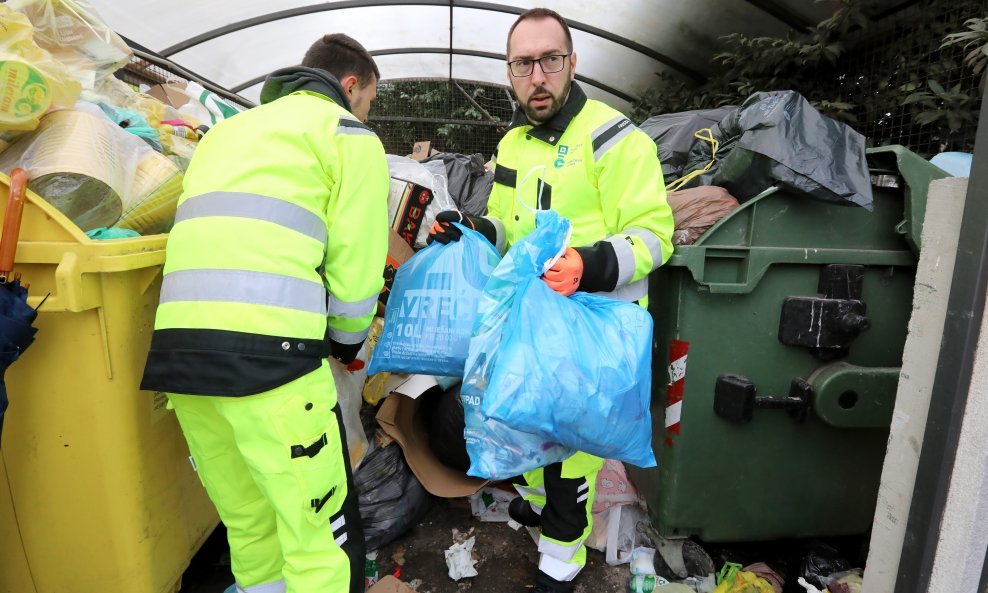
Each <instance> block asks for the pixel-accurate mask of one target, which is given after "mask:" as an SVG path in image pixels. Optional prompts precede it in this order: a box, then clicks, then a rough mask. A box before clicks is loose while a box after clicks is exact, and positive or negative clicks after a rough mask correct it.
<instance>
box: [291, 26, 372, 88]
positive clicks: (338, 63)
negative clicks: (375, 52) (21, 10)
mask: <svg viewBox="0 0 988 593" xmlns="http://www.w3.org/2000/svg"><path fill="white" fill-rule="evenodd" d="M302 65H303V66H305V67H307V68H319V69H321V70H326V71H327V72H329V73H330V74H332V75H333V76H335V77H336V78H337V79H338V80H343V79H344V78H346V77H347V76H356V77H357V80H359V81H360V86H361V87H365V86H367V85H368V84H370V82H371V76H372V75H373V77H374V78H376V79H377V80H380V79H381V71H380V70H378V69H377V64H375V63H374V58H373V57H371V55H370V52H368V51H367V50H366V49H364V46H362V45H360V42H358V41H357V40H356V39H354V38H353V37H350V36H349V35H344V34H343V33H333V34H332V35H325V36H323V37H322V39H319V40H317V41H316V42H315V43H313V44H312V47H310V48H309V51H307V52H305V57H304V58H302Z"/></svg>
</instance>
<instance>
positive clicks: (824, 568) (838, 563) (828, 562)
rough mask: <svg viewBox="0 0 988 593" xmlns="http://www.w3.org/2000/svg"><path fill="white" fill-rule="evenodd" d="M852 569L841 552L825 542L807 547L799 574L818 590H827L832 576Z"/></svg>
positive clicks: (814, 543)
mask: <svg viewBox="0 0 988 593" xmlns="http://www.w3.org/2000/svg"><path fill="white" fill-rule="evenodd" d="M850 569H851V563H850V562H848V561H847V559H846V558H844V557H843V556H841V554H840V552H838V551H837V550H835V549H834V548H833V547H831V546H829V545H827V544H825V543H823V542H812V543H810V544H809V545H808V546H807V547H806V552H805V553H804V555H803V562H802V564H801V566H800V569H799V574H800V576H802V577H803V578H804V579H806V581H807V582H808V583H810V584H811V585H813V586H814V587H817V588H818V589H821V590H822V589H825V588H826V587H827V584H829V583H830V578H829V577H830V576H831V575H834V574H836V573H838V572H844V571H846V570H850Z"/></svg>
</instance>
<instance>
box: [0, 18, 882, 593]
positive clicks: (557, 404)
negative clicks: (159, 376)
mask: <svg viewBox="0 0 988 593" xmlns="http://www.w3.org/2000/svg"><path fill="white" fill-rule="evenodd" d="M0 26H2V27H3V29H4V30H5V35H4V36H3V37H0V80H3V81H4V82H3V85H2V86H0V172H3V173H7V174H9V173H10V171H11V170H12V169H13V168H15V167H22V168H24V169H27V170H28V171H29V173H30V182H29V187H30V189H31V190H32V191H34V192H35V193H36V194H38V195H39V196H41V197H42V198H44V199H45V200H46V201H48V202H49V203H50V204H51V205H52V206H54V207H55V208H57V209H58V210H59V211H60V212H61V213H62V214H64V215H65V216H66V217H67V218H69V219H70V220H71V221H72V222H74V223H75V224H76V225H77V226H78V227H79V228H80V229H81V230H83V231H85V232H86V233H87V234H88V235H89V236H90V237H91V238H94V239H114V238H122V237H128V236H137V235H148V234H157V233H166V232H168V231H169V229H170V228H171V226H172V224H173V222H174V217H175V211H176V205H177V201H178V198H179V196H180V194H181V191H182V179H183V175H184V172H185V171H186V169H187V168H188V166H189V163H190V160H191V158H192V156H193V154H194V152H195V149H196V146H197V143H198V142H199V141H200V139H201V138H202V137H203V136H204V135H205V134H208V133H209V128H210V127H211V126H213V125H215V124H216V123H217V122H219V121H221V120H223V119H226V118H230V117H236V115H237V114H238V113H239V112H240V111H242V110H243V107H242V106H240V105H236V104H233V103H231V102H228V101H225V100H224V99H222V98H220V97H218V96H217V95H215V94H213V93H211V92H209V91H208V90H206V89H205V88H203V87H202V86H201V85H199V84H197V83H196V82H189V81H165V82H164V83H163V84H159V85H155V86H148V87H145V86H140V87H135V86H132V85H129V84H127V83H125V82H123V81H121V80H120V79H119V78H117V77H116V76H115V73H117V72H118V71H119V70H120V69H121V68H123V67H125V66H126V65H127V64H129V63H130V62H131V60H132V53H131V50H130V49H129V48H128V46H127V44H126V43H124V42H123V40H122V39H121V38H120V37H119V36H117V35H116V34H115V33H114V32H113V31H112V30H110V29H109V28H108V27H107V26H106V25H105V24H104V23H103V22H102V20H101V19H100V17H99V15H98V14H96V12H95V11H94V10H93V9H92V8H91V7H90V6H89V5H88V3H87V2H85V0H10V1H8V2H6V3H4V4H0ZM642 128H643V129H644V130H645V131H646V132H648V133H649V134H650V135H651V136H652V138H653V139H654V140H655V141H656V144H657V148H658V152H659V156H660V159H661V162H662V165H663V174H664V184H665V185H666V189H667V190H669V191H668V200H669V203H670V205H671V206H672V209H673V214H674V217H675V222H676V230H675V234H674V237H673V243H674V244H676V245H691V244H695V243H697V242H698V241H702V237H703V235H704V233H705V232H707V231H708V230H709V229H710V228H712V227H713V226H715V225H716V224H717V223H718V222H719V221H721V220H722V219H723V218H725V217H726V216H728V215H730V214H731V213H732V212H733V211H734V210H736V209H738V208H741V207H743V205H744V204H745V203H746V202H749V201H751V200H753V199H756V197H757V196H758V195H759V194H761V193H762V192H763V191H764V190H766V189H768V188H770V187H773V186H777V187H783V188H787V189H790V190H793V191H794V192H795V193H798V194H801V195H805V196H807V197H809V198H813V199H817V200H822V201H826V202H831V203H838V204H842V205H854V206H860V207H863V208H866V209H870V208H871V206H872V195H871V181H870V178H869V174H868V170H867V166H866V163H865V160H864V139H863V138H862V137H861V136H860V135H859V134H857V133H856V132H854V131H853V130H851V129H850V128H849V127H847V126H844V125H843V124H839V123H838V122H835V121H833V120H829V119H828V118H825V117H824V116H822V115H821V114H819V112H817V111H816V110H815V109H813V107H812V106H811V105H810V104H809V103H808V102H807V101H806V100H805V99H804V98H803V97H801V96H799V95H798V94H796V93H794V92H789V91H779V92H769V93H756V94H755V95H753V96H752V97H751V98H749V99H748V100H747V101H745V102H744V103H743V104H742V105H740V106H738V107H727V108H720V109H717V110H712V111H703V112H687V113H679V114H670V115H662V116H656V117H653V118H652V119H650V120H648V121H647V122H645V123H644V124H643V126H642ZM387 159H388V166H389V170H390V176H391V188H390V194H389V197H388V208H389V224H390V227H391V232H390V236H389V248H388V258H387V264H386V267H385V269H384V270H383V274H384V277H385V288H384V291H383V292H382V293H381V295H380V299H379V307H378V318H377V319H376V320H375V322H374V324H373V326H372V329H371V334H370V336H369V338H368V340H367V342H366V344H365V345H364V347H363V349H362V351H361V352H360V354H359V355H358V357H357V359H356V360H355V361H354V362H353V363H351V364H349V365H346V366H344V365H342V364H340V363H338V362H336V361H335V360H331V364H332V367H333V374H334V378H335V382H336V390H337V393H338V398H339V402H340V406H341V409H342V412H343V419H344V425H345V431H346V436H347V445H348V450H349V453H350V463H351V466H352V467H353V469H354V480H355V483H356V487H357V489H358V491H359V507H360V513H361V518H362V520H363V528H364V534H365V540H366V544H367V549H368V550H370V551H371V556H369V558H368V565H367V566H368V574H367V575H366V576H367V584H368V586H373V587H374V588H373V589H371V591H375V592H377V591H413V590H414V589H415V588H414V587H413V586H409V585H407V584H404V583H402V582H401V581H400V580H399V578H398V576H400V575H391V576H388V577H386V578H384V579H380V580H379V579H378V576H379V575H378V573H377V569H376V568H375V566H376V560H375V559H374V557H373V553H374V552H373V551H374V550H378V549H380V548H382V547H383V546H387V545H388V544H390V543H391V542H393V541H395V540H396V539H397V538H398V537H400V536H401V535H402V534H404V533H406V532H407V531H408V530H409V529H411V528H413V527H414V526H415V525H416V524H418V522H419V521H420V520H421V519H422V518H423V517H424V516H426V514H427V513H428V512H429V511H430V509H431V508H432V506H433V505H434V503H435V498H436V497H440V498H448V499H466V500H469V505H470V508H471V510H472V514H473V516H474V517H475V518H476V519H477V520H478V521H480V522H484V523H501V522H506V523H513V522H511V521H510V519H509V517H508V514H507V507H508V505H509V504H510V501H511V500H512V499H513V498H515V497H516V496H517V494H515V493H514V492H513V491H511V490H510V489H506V488H504V487H500V486H499V485H498V484H497V482H500V481H503V480H507V479H508V478H511V477H513V476H517V475H519V474H521V473H523V472H526V471H529V470H532V469H535V468H538V467H543V466H545V465H548V464H551V463H554V462H557V461H560V460H562V459H565V458H567V457H568V456H570V455H572V453H573V452H574V451H586V452H589V453H592V454H594V455H597V456H600V457H603V458H605V459H606V460H607V461H606V462H605V465H604V468H603V470H601V471H600V472H599V474H598V477H597V484H596V498H595V499H594V502H593V508H592V513H593V516H594V525H593V531H592V533H591V534H590V537H589V539H588V540H587V542H586V544H587V546H588V547H590V548H592V549H595V550H598V551H600V552H602V553H603V555H604V558H605V561H606V563H607V564H609V565H612V566H621V565H629V568H630V573H629V574H628V587H629V590H630V591H636V592H645V591H668V592H674V591H680V592H684V591H696V592H701V593H782V591H783V590H784V588H785V587H786V583H787V582H788V583H790V585H789V587H790V588H789V589H786V590H793V589H792V588H791V587H792V586H794V585H793V583H796V584H798V586H800V587H801V588H802V589H804V590H805V591H808V592H819V591H828V592H829V593H853V592H856V591H860V587H861V584H860V583H861V570H859V569H855V568H854V567H853V566H852V565H851V564H850V563H849V562H848V561H846V560H844V559H843V558H841V557H840V556H839V554H838V553H837V552H836V551H834V550H833V549H832V548H829V547H828V546H826V545H825V544H819V545H816V546H815V547H812V548H811V549H808V550H807V551H806V553H805V561H804V562H803V565H802V566H801V568H800V569H799V570H798V571H795V572H798V574H794V571H792V570H782V569H781V568H780V567H777V566H776V567H773V566H772V565H771V564H770V563H768V564H767V563H764V562H753V563H747V564H741V563H734V562H731V561H730V559H728V558H718V562H717V563H716V564H715V561H714V560H713V558H712V556H711V555H710V554H708V553H707V552H706V551H705V550H704V549H703V548H702V547H701V546H700V545H699V544H698V543H697V542H695V541H692V540H689V539H667V538H663V537H661V536H659V535H658V534H657V533H656V532H655V531H654V530H653V529H652V528H651V527H650V525H649V515H648V511H647V505H646V501H645V500H644V498H643V497H642V496H641V495H640V494H639V492H638V490H637V489H636V488H635V485H634V484H633V483H632V481H631V480H630V479H629V478H628V475H627V473H626V471H625V465H624V464H625V463H629V464H634V465H636V466H638V467H653V466H655V465H656V458H655V455H654V453H653V451H652V442H653V435H652V432H651V431H652V418H651V411H650V408H651V397H652V375H651V370H652V360H651V351H652V347H653V345H652V342H653V336H652V321H651V317H650V316H649V314H648V313H647V311H646V310H645V309H643V308H641V307H639V306H637V305H635V304H631V303H625V302H619V301H616V300H611V299H607V298H604V297H599V296H594V295H589V294H584V293H578V294H576V295H574V296H573V297H571V298H567V297H563V296H561V295H559V294H557V293H555V292H553V291H552V290H551V289H549V288H547V287H546V286H545V284H544V283H542V282H541V281H539V277H540V276H541V274H542V273H543V271H544V269H545V268H546V264H547V262H550V261H553V260H554V258H556V257H558V255H559V254H560V253H561V252H562V250H563V249H564V248H565V244H566V240H567V233H568V231H569V222H568V221H566V220H565V219H562V218H560V217H559V216H558V215H556V213H555V212H552V211H540V212H538V213H537V214H536V216H537V220H538V225H537V229H536V231H535V232H533V233H531V234H530V235H529V236H527V237H525V238H524V239H523V240H521V241H519V242H517V243H516V244H515V245H512V246H511V249H509V250H508V251H507V252H506V253H505V254H503V255H502V254H500V253H498V252H497V251H496V250H495V249H494V248H493V246H492V245H491V244H490V243H489V242H488V241H487V240H486V239H484V238H483V236H482V235H480V234H479V233H476V232H474V231H473V230H471V229H468V228H466V227H462V231H463V233H464V237H463V239H462V240H460V241H458V242H455V243H451V244H448V245H442V244H438V243H436V244H432V245H427V236H428V230H429V228H430V227H431V226H432V224H433V222H434V221H435V220H436V216H437V214H438V213H439V212H442V211H445V210H460V211H462V212H464V213H467V214H470V215H475V216H480V215H483V214H485V213H486V210H487V198H488V196H489V194H490V191H491V187H492V185H493V183H494V174H493V172H492V171H491V170H490V168H489V166H488V164H487V163H485V159H484V157H483V156H481V155H462V154H454V153H439V154H435V155H432V156H429V157H427V158H425V159H424V160H422V161H419V160H415V159H412V158H409V157H405V156H399V155H388V157H387ZM521 185H523V182H522V184H521ZM519 191H520V188H519ZM522 301H524V302H525V304H526V306H525V307H523V308H522V307H517V306H516V305H517V303H519V302H522ZM536 326H537V327H538V330H539V331H537V332H533V331H531V330H532V328H534V327H536ZM546 336H549V338H551V339H547V338H546ZM567 349H568V350H567ZM615 361H618V362H615ZM602 369H607V370H608V372H604V370H602ZM615 369H616V370H615ZM617 371H620V372H617ZM522 376H523V377H524V380H521V379H520V378H519V377H522ZM588 394H590V395H594V396H595V397H593V398H590V397H587V395H588ZM572 402H577V403H578V405H570V404H571V403H572ZM550 409H551V410H553V413H552V414H551V415H550V414H547V413H546V411H547V410H550ZM587 418H591V419H592V420H593V422H587V421H586V419H587ZM501 485H503V484H501ZM513 527H514V528H515V529H520V528H521V526H520V525H517V524H514V525H513ZM530 529H531V528H530ZM536 539H537V537H536ZM453 540H454V541H453V543H452V545H451V546H450V547H449V548H448V549H446V550H445V552H444V553H443V557H444V559H445V561H446V563H447V565H448V575H449V578H450V579H452V580H460V579H468V578H473V577H477V576H478V575H479V576H482V573H478V568H477V566H476V557H477V553H478V551H477V549H476V548H475V544H476V541H475V539H474V538H473V537H472V536H470V535H469V532H457V533H454V537H453ZM436 553H437V554H439V551H437V552H436ZM721 560H723V562H721Z"/></svg>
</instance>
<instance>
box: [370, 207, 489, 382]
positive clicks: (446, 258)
mask: <svg viewBox="0 0 988 593" xmlns="http://www.w3.org/2000/svg"><path fill="white" fill-rule="evenodd" d="M456 226H458V227H459V228H460V230H462V231H463V237H462V238H461V239H460V240H459V241H455V242H450V243H449V244H446V245H443V244H442V243H440V242H438V241H436V242H434V243H432V244H431V245H429V246H428V247H426V248H425V249H423V250H421V251H419V252H418V253H416V254H415V255H414V256H412V257H411V259H409V260H408V261H407V262H405V263H404V264H402V265H401V266H400V267H399V268H398V273H397V274H396V275H395V281H394V284H393V285H392V287H391V295H390V297H388V304H387V307H385V311H384V330H383V331H382V333H381V337H380V338H379V339H378V342H377V346H375V348H374V353H373V355H372V356H371V361H370V368H369V369H368V374H371V375H373V374H374V373H379V372H382V371H390V372H393V373H414V374H421V375H445V376H451V377H462V376H463V365H464V363H465V362H466V358H467V348H468V346H469V343H470V334H471V330H472V329H473V324H474V320H475V319H476V317H477V305H478V302H479V300H480V297H481V294H482V292H483V289H484V284H485V283H486V282H487V278H488V277H489V276H490V275H491V272H493V270H494V267H495V266H496V265H497V263H498V262H499V261H500V259H501V256H500V255H499V254H498V252H497V250H495V249H494V246H493V245H491V244H490V242H489V241H488V240H487V239H485V238H484V236H483V235H481V234H480V233H478V232H477V231H474V230H471V229H468V228H466V227H463V226H461V225H456Z"/></svg>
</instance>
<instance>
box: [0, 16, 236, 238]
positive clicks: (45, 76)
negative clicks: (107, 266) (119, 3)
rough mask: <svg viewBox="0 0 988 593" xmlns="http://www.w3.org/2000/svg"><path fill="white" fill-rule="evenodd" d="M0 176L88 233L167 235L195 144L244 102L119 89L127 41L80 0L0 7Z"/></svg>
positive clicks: (192, 85)
mask: <svg viewBox="0 0 988 593" xmlns="http://www.w3.org/2000/svg"><path fill="white" fill-rule="evenodd" d="M0 24H2V25H3V28H4V30H5V31H6V33H5V35H4V36H3V37H2V38H0V72H2V76H3V80H4V84H3V85H2V86H0V172H3V173H6V174H9V173H10V171H11V170H12V169H13V168H14V167H18V166H19V167H21V168H23V169H26V170H27V171H28V172H29V174H30V182H29V188H30V189H31V190H33V191H34V192H35V193H37V194H38V195H39V196H41V197H42V198H44V199H45V200H47V201H48V202H49V203H51V204H52V205H53V206H55V207H56V208H57V209H58V210H59V211H61V212H62V213H63V214H65V215H66V216H67V217H68V218H69V219H70V220H72V222H74V223H75V224H76V225H78V226H79V228H81V229H82V230H83V231H86V232H87V233H89V234H90V236H91V237H93V238H99V239H102V238H119V237H127V236H136V235H149V234H155V233H163V232H167V231H168V230H169V229H170V228H171V225H172V223H173V222H174V217H175V209H176V205H177V202H178V198H179V195H180V194H181V192H182V177H183V175H184V172H185V170H186V168H187V167H188V165H189V160H190V159H191V158H192V154H193V152H194V151H195V148H196V144H197V143H198V141H199V139H200V138H201V137H202V135H203V134H204V133H205V132H206V131H208V129H209V127H210V126H212V125H213V124H215V123H216V122H217V121H219V120H221V119H224V118H227V117H232V116H233V115H236V114H237V113H239V112H240V111H242V110H243V107H241V106H239V105H236V104H233V103H230V102H227V101H225V100H223V99H221V98H219V97H217V96H216V95H214V94H213V93H211V92H209V91H207V90H206V89H204V88H203V87H202V86H201V85H199V84H198V83H196V82H188V81H181V82H179V81H174V82H167V83H166V84H160V85H155V86H153V87H145V86H143V85H142V87H140V88H135V87H134V86H131V85H128V84H126V83H124V82H122V81H121V80H120V79H118V78H117V77H116V76H115V75H114V74H115V73H117V72H118V71H119V70H120V69H121V68H124V67H125V66H126V65H127V64H129V63H130V62H131V59H132V52H131V50H130V48H129V47H128V46H127V44H126V43H124V41H123V40H122V39H121V38H120V37H119V36H118V35H117V34H116V33H114V32H113V31H112V30H111V29H110V28H108V27H107V26H106V25H105V24H104V23H103V21H102V20H101V19H100V17H99V15H98V14H97V13H96V11H95V10H93V8H92V7H91V6H90V5H89V4H88V3H87V2H86V1H85V0H17V1H13V2H7V3H5V4H3V5H0Z"/></svg>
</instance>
